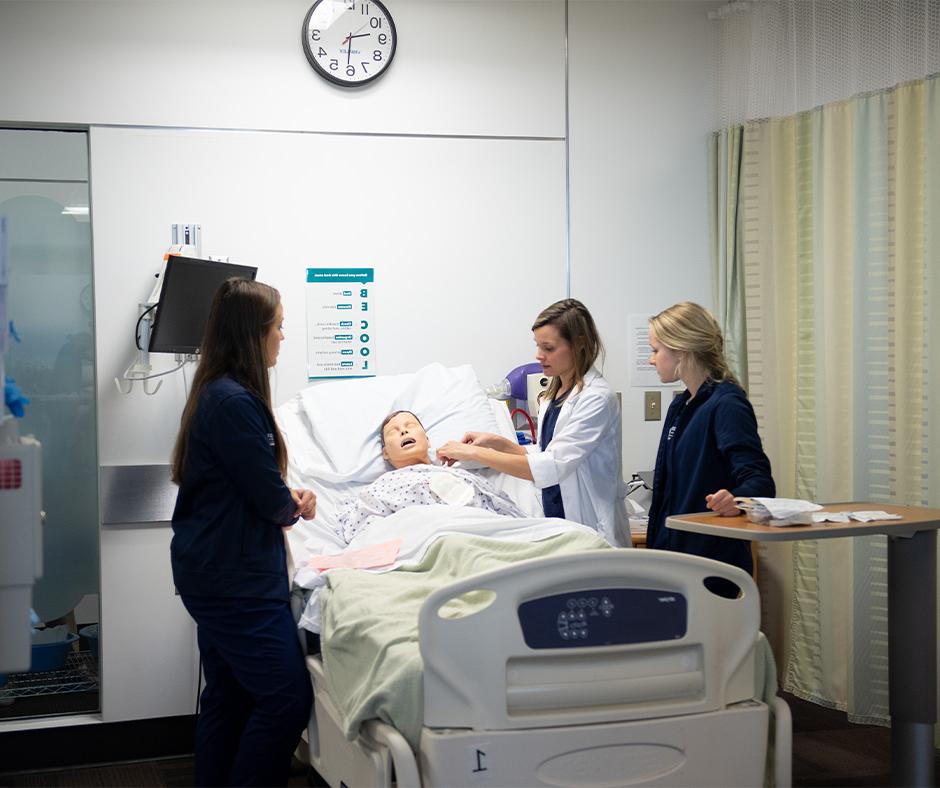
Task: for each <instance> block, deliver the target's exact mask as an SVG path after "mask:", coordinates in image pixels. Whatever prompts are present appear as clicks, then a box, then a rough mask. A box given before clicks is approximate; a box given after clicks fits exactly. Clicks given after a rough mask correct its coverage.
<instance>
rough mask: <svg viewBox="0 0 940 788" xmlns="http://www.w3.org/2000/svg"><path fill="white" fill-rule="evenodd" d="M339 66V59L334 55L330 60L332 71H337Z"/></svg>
mask: <svg viewBox="0 0 940 788" xmlns="http://www.w3.org/2000/svg"><path fill="white" fill-rule="evenodd" d="M338 68H339V61H338V60H337V59H336V58H335V57H334V58H333V59H332V60H331V61H330V71H336V69H338Z"/></svg>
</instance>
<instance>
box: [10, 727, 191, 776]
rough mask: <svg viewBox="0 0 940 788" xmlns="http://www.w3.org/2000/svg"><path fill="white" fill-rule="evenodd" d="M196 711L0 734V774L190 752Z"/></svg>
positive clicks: (148, 758)
mask: <svg viewBox="0 0 940 788" xmlns="http://www.w3.org/2000/svg"><path fill="white" fill-rule="evenodd" d="M195 732H196V716H195V715H186V716H182V717H160V718H157V719H152V720H130V721H128V722H106V723H101V724H94V723H92V724H89V725H74V726H71V727H61V728H60V727H54V728H38V729H35V730H24V731H10V732H8V733H0V752H2V753H3V758H2V759H0V773H4V772H23V771H33V770H36V769H42V770H46V769H60V768H63V767H71V766H89V765H92V764H99V763H115V762H118V761H136V760H153V759H157V758H172V757H176V756H180V755H191V754H192V752H193V742H194V741H195Z"/></svg>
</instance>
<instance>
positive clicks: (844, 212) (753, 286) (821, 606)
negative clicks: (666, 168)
mask: <svg viewBox="0 0 940 788" xmlns="http://www.w3.org/2000/svg"><path fill="white" fill-rule="evenodd" d="M718 137H719V135H716V139H717V138H718ZM713 144H718V143H717V142H713ZM739 183H740V188H739V190H738V196H737V223H738V227H739V228H740V230H739V236H738V237H739V241H738V243H739V246H740V260H741V265H740V269H741V270H740V274H739V277H740V279H741V280H742V282H739V284H740V285H741V287H742V290H743V312H744V315H743V320H742V321H741V322H740V324H739V325H740V326H742V327H743V331H735V330H734V326H733V324H732V323H730V322H729V321H727V320H725V321H723V325H724V327H725V328H726V330H727V339H728V343H729V345H736V346H738V351H737V352H738V356H739V357H740V358H742V359H745V360H746V366H747V376H748V383H749V387H748V392H749V396H750V398H751V401H752V402H753V404H754V408H755V411H756V412H757V417H758V423H759V427H760V432H761V435H762V437H763V439H764V443H765V448H766V450H767V453H768V455H769V456H770V459H771V463H772V465H773V470H774V477H775V479H776V481H777V490H778V495H780V496H786V497H798V498H806V499H810V500H816V501H822V502H825V501H850V500H857V501H873V502H879V501H881V502H889V501H891V502H896V503H904V504H913V505H929V506H940V77H932V78H929V79H926V80H919V81H916V82H912V83H907V84H904V85H900V86H898V87H896V88H893V89H890V90H885V91H878V92H876V93H872V94H869V95H865V96H861V97H857V98H854V99H851V100H848V101H841V102H835V103H832V104H828V105H825V106H823V107H820V108H817V109H815V110H812V111H808V112H803V113H800V114H798V115H794V116H791V117H787V118H781V119H774V120H767V121H756V122H749V123H747V124H745V126H744V127H743V143H742V145H741V152H740V181H739ZM712 185H713V189H717V188H718V182H717V180H716V179H715V177H714V176H713V179H712ZM716 199H718V198H716ZM715 217H716V213H715V211H714V210H713V211H712V221H713V225H714V222H715V220H716V218H715ZM713 253H714V243H713ZM728 271H729V268H728V267H727V266H725V267H724V268H720V267H718V266H717V265H716V269H715V274H716V284H717V286H718V287H719V289H722V290H723V291H724V292H734V287H733V285H731V284H729V283H728V282H727V281H724V280H722V279H720V276H722V275H723V274H724V275H725V276H727V274H728ZM717 303H721V302H720V301H719V302H717ZM931 337H932V338H934V341H933V342H930V341H929V338H931ZM930 394H933V398H932V399H931V397H930V396H929V395H930ZM760 557H761V564H760V566H761V571H760V584H761V593H762V603H763V605H764V608H765V609H764V626H765V631H766V633H767V635H768V638H769V639H770V640H771V643H772V644H773V646H774V651H775V654H776V656H777V659H778V663H781V664H779V665H778V667H780V668H781V675H783V676H784V688H785V689H787V690H788V691H791V692H793V693H794V694H796V695H798V696H800V697H803V698H806V699H809V700H813V701H816V702H819V703H822V704H824V705H828V706H831V707H835V708H839V709H844V710H846V711H848V712H849V716H850V718H851V719H853V720H855V721H859V722H885V721H886V720H887V716H888V699H887V684H888V682H887V678H888V677H887V606H886V592H887V582H886V581H887V563H886V541H885V537H883V536H881V537H879V536H874V537H869V538H864V539H862V538H859V539H854V540H848V539H838V540H821V541H807V542H796V543H784V544H782V545H781V544H776V545H774V544H766V545H764V546H762V547H761V551H760Z"/></svg>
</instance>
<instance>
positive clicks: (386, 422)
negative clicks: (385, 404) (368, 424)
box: [379, 410, 424, 449]
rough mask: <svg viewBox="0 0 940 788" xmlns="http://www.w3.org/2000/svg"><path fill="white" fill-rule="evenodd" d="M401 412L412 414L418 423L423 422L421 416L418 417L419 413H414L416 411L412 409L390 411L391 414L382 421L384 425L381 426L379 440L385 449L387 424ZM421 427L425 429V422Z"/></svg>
mask: <svg viewBox="0 0 940 788" xmlns="http://www.w3.org/2000/svg"><path fill="white" fill-rule="evenodd" d="M400 413H410V414H411V415H412V416H414V417H415V421H417V422H418V424H421V419H419V418H418V417H417V415H416V414H415V413H414V411H411V410H396V411H393V412H392V413H389V414H388V415H387V416H386V417H385V419H384V421H383V422H382V426H381V427H379V440H380V441H382V448H383V449H384V448H385V427H386V425H387V424H388V423H389V422H390V421H391V420H392V419H394V418H395V417H396V416H397V415H398V414H400ZM421 429H424V425H423V424H421Z"/></svg>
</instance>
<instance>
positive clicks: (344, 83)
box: [300, 0, 398, 89]
mask: <svg viewBox="0 0 940 788" xmlns="http://www.w3.org/2000/svg"><path fill="white" fill-rule="evenodd" d="M325 1H326V0H316V2H315V3H314V4H313V5H312V6H310V9H309V10H308V11H307V13H306V15H305V16H304V21H303V25H302V26H301V28H300V43H301V45H302V46H303V50H304V55H305V56H306V58H307V62H308V63H310V65H311V66H312V67H313V70H314V71H315V72H316V73H317V75H319V76H321V77H323V79H325V80H326V81H327V82H331V83H332V84H334V85H339V87H341V88H350V89H355V88H361V87H364V86H366V85H368V84H369V83H370V82H372V81H373V80H376V79H378V78H379V77H381V76H383V75H384V74H385V73H386V72H387V71H388V70H389V69H390V68H391V67H392V61H393V60H394V59H395V50H397V49H398V30H397V29H396V27H395V20H394V19H392V15H391V14H390V13H389V12H388V8H387V7H386V6H385V3H382V2H380V0H366V1H367V2H369V3H374V4H375V5H377V6H378V7H379V8H380V9H382V13H383V14H385V18H386V19H387V20H388V25H389V28H390V32H391V35H392V50H391V52H389V55H388V63H387V65H386V66H385V68H383V69H382V70H381V71H380V72H379V73H378V74H373V75H372V76H371V77H369V78H368V79H362V80H358V81H356V82H349V81H348V80H344V79H340V78H339V77H336V76H333V74H331V73H330V72H329V71H327V70H326V69H324V68H323V66H321V65H320V63H319V62H318V61H317V59H316V57H315V56H314V54H313V52H312V51H311V49H310V42H309V41H308V36H307V29H308V25H309V23H310V17H311V16H313V12H314V11H315V10H316V8H317V6H318V5H320V3H323V2H325Z"/></svg>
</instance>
